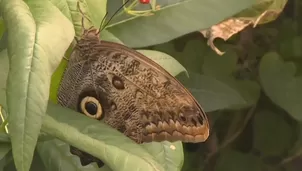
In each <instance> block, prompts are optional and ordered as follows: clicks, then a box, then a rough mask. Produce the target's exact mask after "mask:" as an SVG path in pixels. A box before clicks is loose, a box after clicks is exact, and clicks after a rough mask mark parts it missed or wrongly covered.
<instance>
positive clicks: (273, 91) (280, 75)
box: [259, 52, 302, 121]
mask: <svg viewBox="0 0 302 171" xmlns="http://www.w3.org/2000/svg"><path fill="white" fill-rule="evenodd" d="M295 73H296V66H295V64H294V63H292V62H284V61H283V60H282V59H281V57H280V56H279V55H278V54H277V53H275V52H271V53H267V54H266V55H264V56H263V58H262V60H261V63H260V69H259V76H260V81H261V85H262V88H263V90H264V92H265V94H266V95H267V96H268V97H269V98H270V99H271V100H272V101H273V102H274V103H275V104H277V105H278V106H280V107H281V108H283V109H284V110H285V111H287V112H288V113H289V114H290V115H291V116H292V117H293V118H295V119H297V120H299V121H302V114H301V110H302V96H301V94H302V89H301V87H302V76H296V75H295Z"/></svg>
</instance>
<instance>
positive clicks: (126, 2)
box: [100, 0, 130, 32]
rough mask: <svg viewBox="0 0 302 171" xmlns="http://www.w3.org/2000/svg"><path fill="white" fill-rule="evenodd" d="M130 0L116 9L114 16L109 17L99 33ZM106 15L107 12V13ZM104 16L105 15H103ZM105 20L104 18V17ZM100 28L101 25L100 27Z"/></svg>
mask: <svg viewBox="0 0 302 171" xmlns="http://www.w3.org/2000/svg"><path fill="white" fill-rule="evenodd" d="M129 1H130V0H127V1H126V2H125V3H124V4H123V5H122V6H120V7H119V8H118V10H116V11H115V12H114V14H113V15H112V16H111V17H110V19H109V20H108V22H107V23H106V24H105V25H104V27H102V28H100V32H101V31H102V30H104V29H105V28H106V26H108V24H109V23H110V21H111V20H112V18H113V17H114V16H115V15H116V14H117V13H118V12H119V11H120V10H121V9H122V8H124V6H126V4H127V3H128V2H129ZM107 13H108V12H107ZM107 13H106V14H107ZM105 16H106V15H105ZM104 18H105V17H104ZM104 18H103V20H104ZM101 26H102V25H101Z"/></svg>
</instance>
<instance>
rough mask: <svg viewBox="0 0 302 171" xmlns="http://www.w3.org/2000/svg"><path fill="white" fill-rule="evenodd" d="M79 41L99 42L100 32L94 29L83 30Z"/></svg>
mask: <svg viewBox="0 0 302 171" xmlns="http://www.w3.org/2000/svg"><path fill="white" fill-rule="evenodd" d="M81 39H84V40H98V41H100V30H99V29H96V28H94V27H90V28H89V29H84V31H83V34H82V37H81Z"/></svg>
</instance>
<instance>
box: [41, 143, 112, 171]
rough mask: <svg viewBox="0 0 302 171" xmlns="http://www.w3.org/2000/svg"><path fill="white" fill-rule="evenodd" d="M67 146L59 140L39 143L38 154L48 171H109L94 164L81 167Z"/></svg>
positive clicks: (76, 157)
mask: <svg viewBox="0 0 302 171" xmlns="http://www.w3.org/2000/svg"><path fill="white" fill-rule="evenodd" d="M69 149H70V148H69V145H68V144H66V143H64V142H62V141H60V140H57V139H56V140H51V141H45V142H39V143H38V145H37V150H38V153H39V155H40V157H41V159H42V161H43V163H44V165H45V166H46V168H47V169H48V170H81V171H110V169H109V168H106V167H102V168H98V166H97V164H96V163H92V164H90V165H89V166H86V167H85V166H82V165H81V162H80V160H79V157H78V156H76V155H72V154H71V153H70V150H69Z"/></svg>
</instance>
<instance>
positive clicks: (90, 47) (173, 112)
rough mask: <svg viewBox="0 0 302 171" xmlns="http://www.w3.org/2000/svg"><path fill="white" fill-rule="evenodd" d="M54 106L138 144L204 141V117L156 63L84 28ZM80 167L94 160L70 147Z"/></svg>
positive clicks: (205, 119) (94, 30)
mask: <svg viewBox="0 0 302 171" xmlns="http://www.w3.org/2000/svg"><path fill="white" fill-rule="evenodd" d="M58 102H59V104H60V105H62V106H64V107H68V108H70V109H73V110H75V111H78V112H80V113H82V114H84V115H86V116H88V117H90V118H94V119H97V120H102V121H104V122H105V123H106V124H108V125H110V126H111V127H112V128H115V129H117V130H118V131H120V132H122V133H123V134H124V135H126V136H127V137H129V138H130V139H132V140H133V141H135V142H136V143H144V142H152V141H157V142H160V141H164V140H167V141H170V142H173V141H178V140H180V141H183V142H191V143H197V142H203V141H205V140H206V139H207V138H208V136H209V123H208V120H207V117H206V115H205V112H204V111H203V109H202V108H201V106H200V105H199V104H198V102H197V101H196V100H195V99H194V97H193V96H192V95H191V93H190V92H189V91H188V90H187V89H186V88H185V87H184V86H183V85H182V84H181V83H180V82H179V81H177V80H176V79H175V78H174V77H173V76H172V75H170V74H169V73H168V72H167V71H166V70H165V69H164V68H162V67H161V66H159V65H158V64H157V63H155V62H153V61H152V60H150V59H149V58H148V57H146V56H144V55H142V54H141V53H139V52H137V51H135V50H133V49H130V48H128V47H126V46H124V45H121V44H117V43H112V42H107V41H101V40H100V39H99V30H98V29H95V28H89V29H84V33H83V35H82V36H81V38H80V39H79V40H78V41H77V44H76V46H75V47H74V50H73V52H72V54H71V56H70V59H69V62H68V65H67V68H66V70H65V72H64V75H63V78H62V81H61V84H60V87H59V92H58ZM71 152H72V153H73V154H76V155H78V156H79V157H80V158H81V162H82V165H87V164H89V163H91V162H97V163H99V164H100V160H98V159H97V158H95V157H93V156H91V155H89V154H87V153H85V152H82V151H80V150H78V149H76V148H74V147H71Z"/></svg>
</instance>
